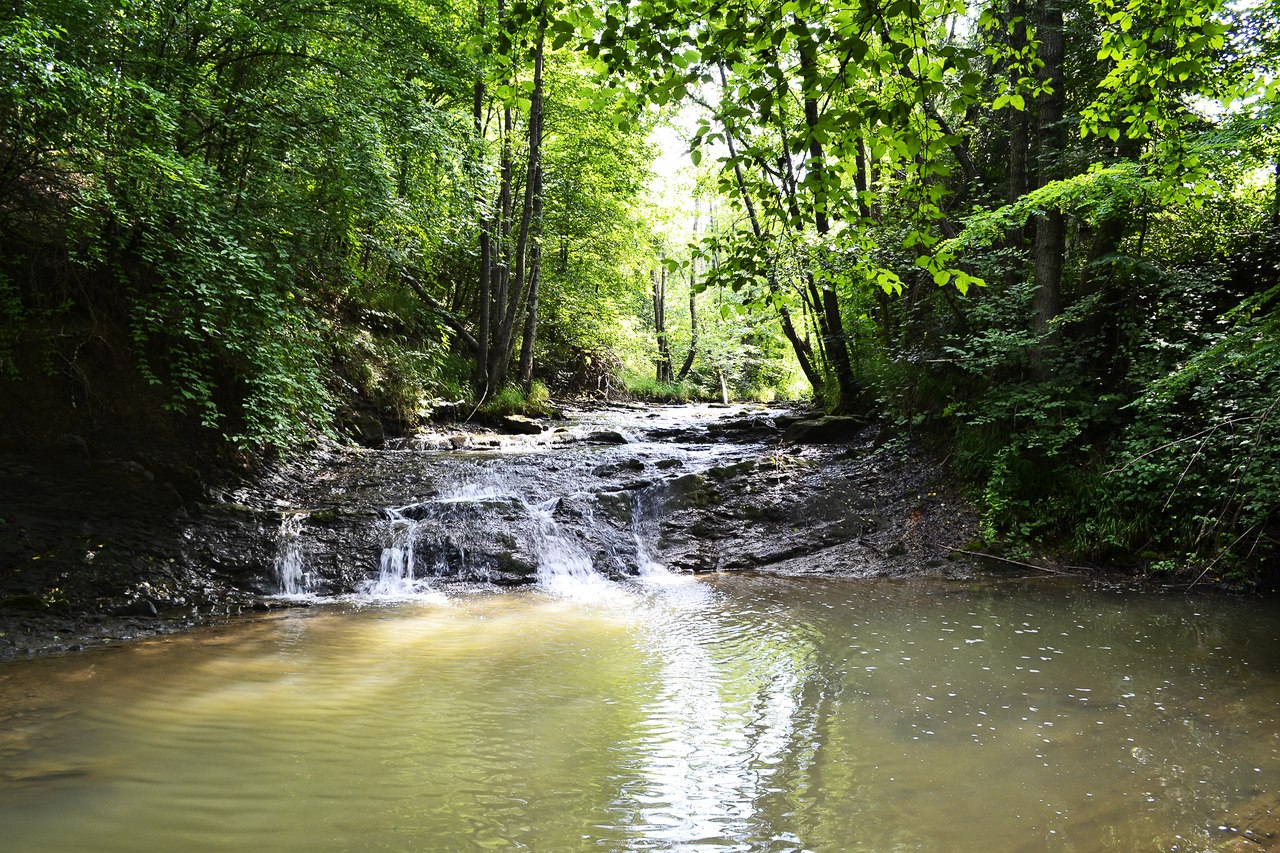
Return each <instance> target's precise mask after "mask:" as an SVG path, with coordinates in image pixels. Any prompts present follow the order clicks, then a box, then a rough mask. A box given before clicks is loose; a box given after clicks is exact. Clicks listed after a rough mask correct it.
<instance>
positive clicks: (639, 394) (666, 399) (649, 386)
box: [621, 371, 706, 403]
mask: <svg viewBox="0 0 1280 853" xmlns="http://www.w3.org/2000/svg"><path fill="white" fill-rule="evenodd" d="M621 378H622V385H623V391H624V392H625V393H626V395H627V396H628V397H630V398H632V399H635V400H645V401H647V402H651V403H689V402H692V401H694V400H702V399H706V398H705V397H703V396H702V395H701V394H700V393H699V392H698V389H697V388H695V387H694V385H693V384H692V383H690V382H659V381H658V380H656V379H654V378H653V377H652V376H644V375H640V374H636V373H631V372H629V371H624V372H623V374H622V377H621Z"/></svg>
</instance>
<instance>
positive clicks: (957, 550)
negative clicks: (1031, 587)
mask: <svg viewBox="0 0 1280 853" xmlns="http://www.w3.org/2000/svg"><path fill="white" fill-rule="evenodd" d="M947 551H949V552H950V553H952V554H965V555H967V556H969V557H981V558H982V559H984V560H995V561H996V562H999V563H1008V564H1009V565H1010V566H1021V567H1022V568H1024V569H1035V570H1036V571H1037V572H1048V573H1049V574H1051V575H1066V576H1068V577H1077V576H1078V573H1077V572H1064V571H1062V570H1061V569H1051V568H1049V567H1048V566H1037V565H1035V564H1033V563H1023V562H1021V561H1019V560H1010V559H1009V558H1008V557H997V556H996V555H995V554H986V553H984V552H982V551H966V550H965V549H964V548H948V549H947Z"/></svg>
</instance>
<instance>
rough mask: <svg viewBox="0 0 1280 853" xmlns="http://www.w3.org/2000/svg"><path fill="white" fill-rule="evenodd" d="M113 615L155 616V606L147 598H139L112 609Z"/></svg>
mask: <svg viewBox="0 0 1280 853" xmlns="http://www.w3.org/2000/svg"><path fill="white" fill-rule="evenodd" d="M112 615H113V616H156V615H158V614H157V613H156V606H155V604H154V603H153V602H152V601H151V599H149V598H139V599H137V600H136V601H131V602H129V603H128V604H125V605H123V606H121V607H117V608H116V609H115V610H114V611H112Z"/></svg>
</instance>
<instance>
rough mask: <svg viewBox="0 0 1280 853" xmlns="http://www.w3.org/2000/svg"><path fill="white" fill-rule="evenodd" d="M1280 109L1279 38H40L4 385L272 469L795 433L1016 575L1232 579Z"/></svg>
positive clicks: (614, 24) (994, 6) (7, 280)
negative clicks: (374, 455)
mask: <svg viewBox="0 0 1280 853" xmlns="http://www.w3.org/2000/svg"><path fill="white" fill-rule="evenodd" d="M1278 65H1280V5H1278V4H1277V3H1276V2H1274V0H1259V2H1253V3H1246V4H1227V3H1225V2H1222V0H1161V2H1157V3H1150V2H1137V0H1129V2H1125V0H1082V2H1078V3H1074V4H1067V3H1065V2H1062V0H1000V2H987V3H978V4H971V3H965V2H959V0H924V1H923V2H921V0H859V2H850V3H830V2H817V0H785V2H779V0H770V2H763V3H760V2H742V0H715V2H712V0H641V1H640V2H625V3H624V2H610V0H597V2H592V3H589V4H585V5H584V4H568V3H560V2H555V0H477V2H476V3H475V4H474V5H472V6H469V7H460V6H457V5H449V4H445V3H441V2H438V0H378V2H373V3H370V2H360V3H355V2H347V0H287V2H275V3H260V2H247V3H246V2H239V3H228V2H225V0H204V2H201V3H190V2H187V0H161V2H149V3H140V2H132V0H22V2H17V3H14V4H11V6H10V7H9V8H7V10H6V11H5V12H3V13H0V68H2V69H3V73H0V83H2V84H3V85H0V227H2V228H3V230H4V233H5V235H6V239H5V243H4V249H3V255H2V256H0V368H3V370H4V372H5V374H6V376H7V377H8V378H7V379H6V380H5V382H6V383H8V386H7V387H8V388H9V389H10V390H9V394H10V396H13V395H18V396H21V394H22V393H23V390H22V389H23V388H29V387H31V384H32V383H36V382H38V381H39V379H38V377H40V376H46V377H53V380H50V381H54V382H55V384H56V383H58V382H60V383H63V384H65V385H66V386H67V388H68V389H69V393H63V392H62V391H59V392H58V393H59V394H62V396H61V397H59V398H58V399H63V400H70V401H72V403H71V404H70V405H72V408H75V409H76V412H78V414H68V415H67V417H88V418H90V419H91V420H92V419H93V418H94V417H99V418H101V417H104V416H102V415H94V414H93V412H106V411H108V410H110V411H115V410H114V409H110V408H109V407H108V408H103V407H102V406H101V405H98V407H97V408H94V406H92V405H89V403H91V402H93V401H95V400H96V401H98V402H99V403H100V402H101V398H103V397H104V395H110V394H112V393H121V394H122V393H124V392H123V391H119V392H117V391H114V390H112V389H111V388H108V387H107V385H108V384H109V383H108V381H107V378H106V374H105V373H103V370H104V368H103V365H104V364H105V363H108V362H110V363H125V364H127V365H129V368H128V369H129V370H130V371H131V372H132V373H131V375H133V376H135V377H137V380H138V383H139V385H140V387H142V388H144V389H148V390H147V391H146V393H148V394H158V395H159V396H158V397H154V399H155V400H158V401H159V403H160V404H161V405H163V407H164V408H165V409H167V410H169V411H170V412H171V413H172V416H173V417H175V418H179V419H186V420H188V421H191V422H192V423H196V424H200V425H202V426H200V427H199V428H200V429H202V430H204V431H205V433H207V434H208V435H210V436H214V437H216V438H217V440H219V441H224V442H229V443H230V444H231V445H233V446H236V447H239V448H241V449H244V450H256V451H262V450H268V451H274V452H288V451H289V450H291V449H292V448H295V447H297V446H298V445H299V444H300V443H304V442H306V441H307V440H309V437H312V436H315V435H316V434H317V433H324V432H328V433H331V434H334V435H337V434H341V433H346V434H349V435H357V436H361V437H364V438H372V437H371V436H368V435H365V434H364V432H365V431H366V426H367V421H368V414H369V412H370V411H372V412H373V413H374V414H375V416H376V420H378V421H380V422H382V423H385V424H388V425H389V426H390V427H391V428H393V429H400V430H403V429H408V428H411V427H412V426H413V425H414V424H416V423H417V422H419V421H420V420H421V419H423V418H426V417H430V416H431V415H432V413H433V412H438V411H440V410H441V409H442V408H444V407H446V404H458V403H461V404H465V407H467V408H469V409H474V407H476V406H483V405H495V404H497V403H498V401H499V399H500V398H501V399H513V398H514V399H518V398H520V397H521V395H529V394H531V393H533V392H535V390H536V389H535V386H536V385H539V384H544V385H549V386H551V387H552V388H554V389H556V390H557V391H559V392H561V393H596V394H605V395H607V394H612V393H614V392H616V391H618V390H619V389H622V390H623V392H624V393H625V392H626V389H627V388H630V389H631V391H632V392H636V393H643V394H651V395H652V394H657V395H663V396H668V397H672V396H674V397H679V398H688V397H694V396H701V397H706V398H720V397H724V398H729V397H736V398H742V397H748V396H749V397H756V398H771V397H774V396H777V395H783V396H790V395H794V394H801V395H804V396H808V397H809V398H811V399H812V400H813V401H815V402H817V403H818V404H820V405H823V406H825V407H827V408H829V409H832V410H840V411H845V412H851V413H858V414H864V415H867V416H876V417H879V418H881V419H882V420H884V421H886V422H888V423H894V424H896V425H897V428H899V429H916V430H919V431H921V432H922V434H926V435H929V436H931V437H932V438H933V440H936V441H939V442H942V443H944V444H946V445H947V446H948V447H949V448H950V450H951V451H952V452H953V454H954V455H953V458H954V462H955V465H956V466H957V472H958V474H959V475H960V476H962V477H964V478H965V479H966V481H967V482H968V483H970V485H971V488H972V490H973V494H974V497H975V500H976V501H977V503H978V504H979V506H980V508H981V509H982V511H983V514H984V515H983V518H984V536H986V537H987V538H988V539H990V540H991V541H993V542H1004V543H1006V544H1007V545H1008V547H1012V548H1024V549H1028V548H1036V547H1056V548H1067V549H1069V550H1072V551H1074V552H1075V553H1077V554H1079V555H1082V556H1083V557H1093V558H1097V559H1128V560H1134V559H1137V560H1140V561H1142V562H1144V563H1145V564H1147V565H1149V566H1166V565H1168V566H1187V565H1194V566H1198V567H1200V570H1203V572H1204V573H1205V574H1206V575H1212V576H1219V575H1225V574H1230V573H1231V572H1244V573H1247V572H1248V571H1250V567H1251V566H1259V565H1263V564H1264V563H1265V562H1266V561H1267V560H1268V559H1273V558H1274V556H1275V554H1276V550H1277V549H1276V545H1277V536H1278V535H1280V534H1278V532H1277V525H1278V523H1280V521H1278V518H1277V505H1278V504H1280V500H1278V497H1280V481H1278V480H1277V479H1276V477H1277V475H1276V473H1275V472H1276V471H1280V458H1277V453H1278V452H1280V451H1277V446H1278V444H1277V440H1276V439H1277V435H1276V426H1275V424H1276V417H1275V408H1276V403H1277V401H1278V400H1280V398H1277V396H1276V393H1277V392H1276V391H1275V389H1276V388H1277V387H1280V382H1277V381H1276V380H1277V379H1278V378H1280V376H1278V375H1277V374H1280V356H1277V353H1276V350H1275V345H1274V341H1275V339H1276V338H1275V334H1274V332H1275V331H1276V324H1277V317H1278V316H1280V314H1277V293H1278V292H1280V291H1278V290H1277V287H1278V286H1280V284H1278V282H1277V278H1276V276H1277V265H1278V263H1280V261H1278V260H1277V254H1276V252H1277V249H1276V246H1277V245H1280V242H1278V241H1277V239H1276V237H1277V229H1278V228H1280V202H1278V201H1277V188H1278V187H1280V137H1278V136H1277V132H1276V130H1275V128H1276V127H1278V126H1280V121H1278V120H1277V119H1278V116H1277V103H1278V102H1280V83H1277V66H1278ZM657 127H666V128H668V129H667V130H665V131H663V135H654V131H655V128H657ZM673 139H677V140H678V142H675V143H673V142H671V140H673ZM661 140H665V142H661ZM664 146H665V150H664ZM675 149H678V150H675ZM677 162H679V163H681V164H682V165H679V167H678V168H677V165H676V164H677ZM662 172H665V173H666V174H665V178H664V176H663V175H661V174H656V173H662ZM112 375H114V374H112ZM24 383H25V384H24ZM512 388H514V389H516V390H514V391H513V390H511V389H512ZM64 390H65V389H64ZM137 393H139V394H141V393H142V392H137ZM513 395H514V397H513ZM535 396H537V395H536V394H535ZM54 397H57V395H56V394H55V395H52V396H51V399H53V398H54ZM138 399H139V400H141V399H142V397H139V398H138ZM146 399H153V398H151V397H147V398H146ZM76 401H81V402H80V403H77V402H76ZM81 403H83V405H81ZM137 405H143V403H140V402H139V403H137ZM77 406H79V408H76V407H77ZM86 412H88V413H89V414H85V413H86ZM374 437H376V436H374Z"/></svg>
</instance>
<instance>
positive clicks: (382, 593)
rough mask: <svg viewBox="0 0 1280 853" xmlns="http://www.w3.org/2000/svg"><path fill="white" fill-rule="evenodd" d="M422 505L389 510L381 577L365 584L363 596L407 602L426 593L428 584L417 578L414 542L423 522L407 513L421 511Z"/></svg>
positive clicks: (361, 589) (379, 568) (379, 573)
mask: <svg viewBox="0 0 1280 853" xmlns="http://www.w3.org/2000/svg"><path fill="white" fill-rule="evenodd" d="M419 508H420V505H419V504H409V505H408V506H402V507H389V508H388V509H387V510H386V514H387V521H388V525H389V531H388V536H387V539H388V542H387V544H386V545H385V546H384V547H383V549H382V557H381V559H380V560H379V564H378V577H377V578H375V579H373V580H369V581H365V583H364V584H363V585H362V586H361V588H360V592H362V593H363V594H365V595H371V596H374V597H376V598H407V597H409V596H413V595H417V594H419V593H421V592H423V591H425V589H426V586H427V583H426V581H425V579H424V580H419V579H418V578H417V577H415V568H416V567H415V565H414V542H415V539H416V538H417V534H418V527H419V525H420V524H421V522H420V521H418V520H415V519H413V518H411V517H409V516H408V515H406V513H408V512H410V511H413V510H418V509H419Z"/></svg>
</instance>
